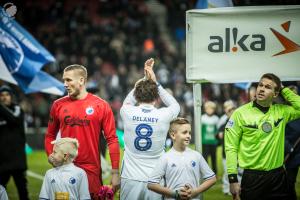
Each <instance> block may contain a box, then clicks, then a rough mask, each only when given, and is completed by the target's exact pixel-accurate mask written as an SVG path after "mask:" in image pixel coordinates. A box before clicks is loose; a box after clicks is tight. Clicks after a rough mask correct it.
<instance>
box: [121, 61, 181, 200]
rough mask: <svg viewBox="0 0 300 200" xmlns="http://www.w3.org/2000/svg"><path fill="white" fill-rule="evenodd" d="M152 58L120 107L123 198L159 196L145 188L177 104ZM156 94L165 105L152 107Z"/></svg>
mask: <svg viewBox="0 0 300 200" xmlns="http://www.w3.org/2000/svg"><path fill="white" fill-rule="evenodd" d="M153 65H154V60H153V59H152V58H151V59H148V60H147V61H146V62H145V66H144V71H145V78H144V79H141V80H139V81H137V83H136V84H135V88H134V89H133V90H132V91H131V92H130V93H129V94H128V95H127V97H126V98H125V100H124V102H123V105H122V107H121V110H120V114H121V117H122V119H123V121H124V143H125V151H124V156H123V163H122V165H123V166H122V172H121V194H120V199H122V200H156V199H161V198H162V197H161V195H159V194H157V193H155V192H152V191H150V190H148V188H147V183H148V178H149V175H150V173H151V172H152V170H153V169H154V167H155V164H156V162H157V161H158V159H159V158H160V157H161V155H162V154H163V153H164V144H165V140H166V135H167V133H168V129H169V125H170V121H171V120H173V119H174V118H176V117H177V115H178V114H179V111H180V106H179V104H178V103H177V101H176V100H175V98H174V97H172V96H171V95H170V94H169V93H168V92H167V91H166V90H165V89H164V88H163V87H162V86H161V85H160V84H158V83H157V82H156V76H155V74H154V72H153ZM158 97H160V98H161V100H162V101H163V103H164V104H165V105H166V107H162V108H156V107H154V105H155V102H156V100H157V99H158Z"/></svg>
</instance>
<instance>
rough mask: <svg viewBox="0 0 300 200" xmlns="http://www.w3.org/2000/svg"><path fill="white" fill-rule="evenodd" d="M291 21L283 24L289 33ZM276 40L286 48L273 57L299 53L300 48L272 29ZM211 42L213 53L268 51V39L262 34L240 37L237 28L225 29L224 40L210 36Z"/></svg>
mask: <svg viewBox="0 0 300 200" xmlns="http://www.w3.org/2000/svg"><path fill="white" fill-rule="evenodd" d="M290 24H291V21H287V22H285V23H283V24H281V27H282V28H283V30H284V31H285V32H287V33H288V32H289V30H290ZM270 30H271V31H272V32H273V34H274V35H275V36H276V38H277V39H278V40H279V42H280V43H281V44H282V46H283V47H284V50H283V51H281V52H278V53H276V54H274V55H273V56H279V55H283V54H287V53H291V52H294V51H299V50H300V46H299V45H298V44H297V43H295V42H293V41H292V40H290V39H288V38H287V37H285V36H284V35H282V34H280V33H279V32H277V31H276V30H274V29H273V28H270ZM231 32H232V38H233V43H234V46H233V47H231V43H230V38H231ZM209 38H210V40H211V41H212V42H211V43H210V44H209V45H208V51H210V52H212V53H220V52H237V51H265V49H266V39H265V36H264V35H262V34H252V35H241V36H239V37H238V29H237V28H232V29H231V30H230V28H225V38H224V39H223V38H222V37H221V36H210V37H209ZM224 40H225V41H224Z"/></svg>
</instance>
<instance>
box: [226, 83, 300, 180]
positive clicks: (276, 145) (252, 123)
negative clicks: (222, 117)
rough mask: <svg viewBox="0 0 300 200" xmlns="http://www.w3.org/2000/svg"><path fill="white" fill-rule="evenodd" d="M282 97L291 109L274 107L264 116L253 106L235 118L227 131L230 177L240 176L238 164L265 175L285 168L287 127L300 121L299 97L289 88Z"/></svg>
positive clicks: (242, 110) (275, 105) (285, 106)
mask: <svg viewBox="0 0 300 200" xmlns="http://www.w3.org/2000/svg"><path fill="white" fill-rule="evenodd" d="M281 94H282V95H283V97H284V98H285V99H286V100H287V101H288V102H290V104H291V106H290V105H283V104H272V105H271V106H270V108H269V110H268V111H267V112H266V113H264V112H262V111H261V110H260V109H259V108H258V107H256V106H254V102H250V103H247V104H245V105H243V106H241V107H240V108H238V109H237V110H236V111H235V112H234V113H233V114H232V116H231V118H230V120H229V121H228V123H227V124H226V128H225V153H226V164H227V172H228V174H237V164H239V166H240V167H241V168H243V169H254V170H263V171H269V170H271V169H275V168H278V167H280V166H282V165H283V160H284V132H285V126H286V124H287V123H288V122H289V121H291V120H294V119H298V118H300V96H298V95H296V94H295V93H293V92H292V91H291V90H290V89H288V88H284V89H283V90H282V91H281Z"/></svg>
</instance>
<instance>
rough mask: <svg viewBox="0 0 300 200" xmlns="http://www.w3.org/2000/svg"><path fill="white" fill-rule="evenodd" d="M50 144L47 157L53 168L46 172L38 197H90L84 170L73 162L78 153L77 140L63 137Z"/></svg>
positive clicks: (61, 198)
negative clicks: (50, 147) (50, 152)
mask: <svg viewBox="0 0 300 200" xmlns="http://www.w3.org/2000/svg"><path fill="white" fill-rule="evenodd" d="M51 144H54V146H53V152H52V154H51V155H50V156H49V159H50V160H51V163H53V167H54V168H52V169H49V170H48V171H47V172H46V175H45V178H44V182H43V185H42V188H41V192H40V195H39V199H60V200H71V199H74V200H75V199H76V200H80V199H85V200H86V199H91V198H90V194H89V188H88V180H87V175H86V173H85V171H84V170H83V169H81V168H79V167H76V166H75V165H74V164H73V161H74V159H75V158H76V156H77V154H78V147H79V143H78V140H77V139H75V138H68V137H65V138H59V139H57V140H55V141H52V142H51Z"/></svg>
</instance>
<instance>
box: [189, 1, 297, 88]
mask: <svg viewBox="0 0 300 200" xmlns="http://www.w3.org/2000/svg"><path fill="white" fill-rule="evenodd" d="M186 34H187V39H186V77H187V81H188V82H207V81H209V82H216V83H235V82H255V81H258V79H259V78H260V76H261V75H262V74H264V73H274V74H276V75H278V76H279V77H280V78H281V79H282V80H285V81H289V80H290V81H292V80H300V6H298V5H297V6H295V5H293V6H259V7H258V6H253V7H227V8H211V9H201V10H189V11H187V13H186Z"/></svg>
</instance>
